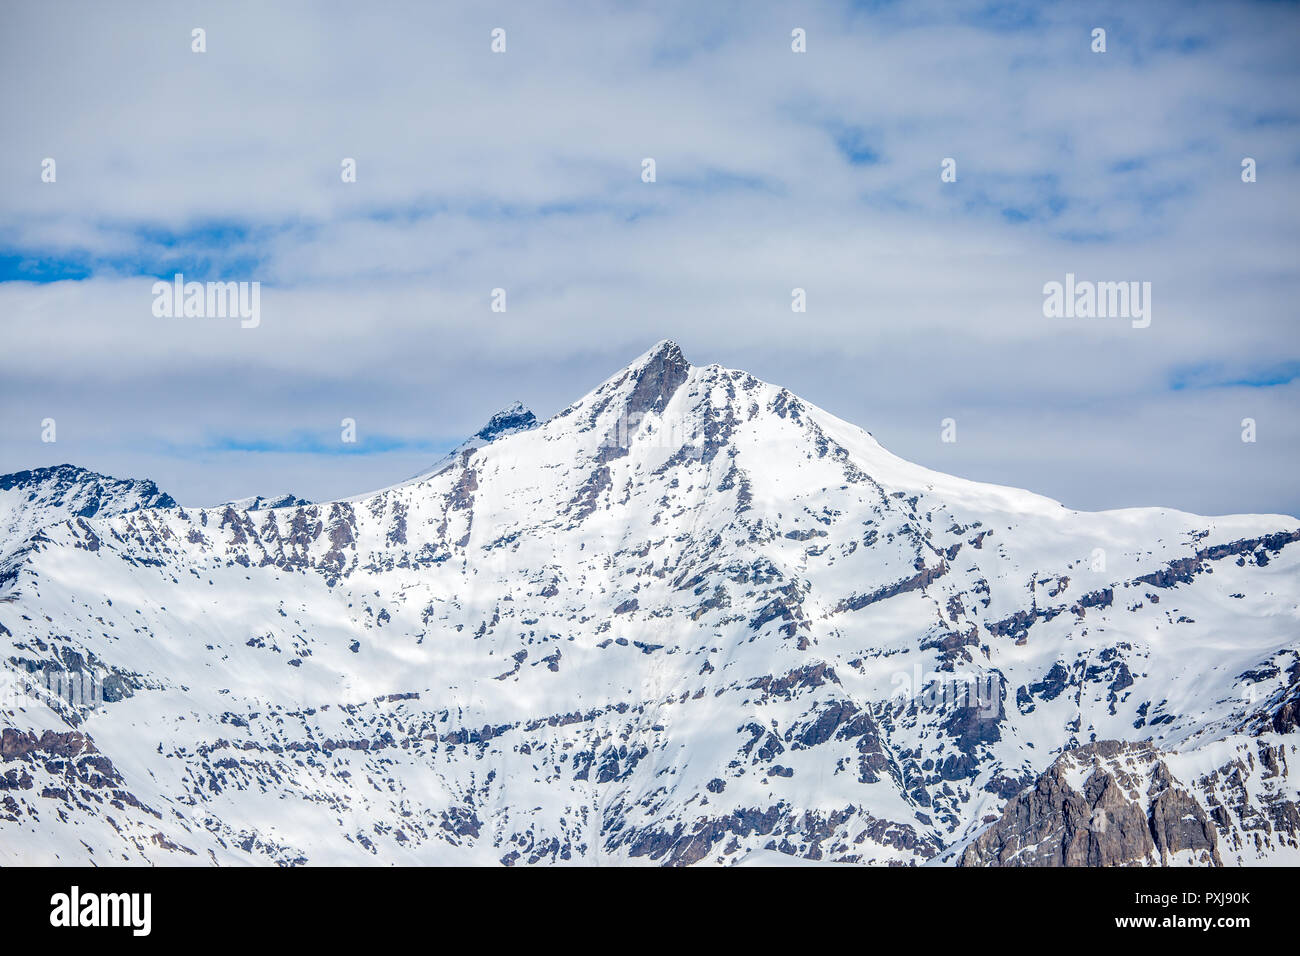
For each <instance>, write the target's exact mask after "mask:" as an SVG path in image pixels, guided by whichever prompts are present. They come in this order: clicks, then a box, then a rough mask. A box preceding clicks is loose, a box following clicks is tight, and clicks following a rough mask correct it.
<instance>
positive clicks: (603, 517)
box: [0, 342, 1300, 864]
mask: <svg viewBox="0 0 1300 956" xmlns="http://www.w3.org/2000/svg"><path fill="white" fill-rule="evenodd" d="M529 418H531V414H529ZM529 424H531V425H533V426H535V427H524V428H519V429H511V430H510V433H508V434H500V435H495V436H493V439H492V440H491V441H488V442H485V443H483V444H472V443H471V446H469V447H463V448H462V449H458V450H457V452H456V453H453V454H452V455H450V456H448V458H447V459H444V461H443V462H441V463H440V464H439V466H438V467H436V468H435V469H434V470H432V471H431V472H429V473H428V474H426V475H423V476H420V477H419V478H417V479H414V480H412V481H411V482H408V483H406V484H403V485H398V486H395V487H393V488H388V489H384V490H383V491H380V492H377V493H375V494H372V495H368V496H361V497H358V498H353V499H349V500H347V501H339V502H332V503H325V504H317V505H310V506H299V507H293V508H284V509H277V510H272V511H267V512H255V513H250V512H246V511H244V512H241V511H238V510H236V509H233V508H229V507H226V508H218V509H172V510H167V511H140V512H136V513H133V514H128V515H124V516H120V517H115V518H110V519H92V520H86V521H65V522H62V523H60V524H58V525H55V526H54V527H51V528H50V529H49V530H48V531H47V532H46V533H45V534H44V535H43V536H42V538H41V540H40V541H39V542H38V543H37V545H36V546H35V547H34V548H33V550H32V551H31V553H29V554H28V555H27V556H26V560H25V563H24V564H23V565H22V567H21V569H20V571H19V574H18V577H17V580H16V582H15V588H14V600H13V602H12V603H10V604H0V646H4V647H5V657H6V659H7V662H8V666H9V668H10V669H11V672H13V673H19V674H28V675H31V674H46V673H49V672H50V671H51V670H52V669H54V670H57V669H59V668H63V669H66V670H68V671H76V672H81V673H85V674H87V675H93V678H94V681H95V682H97V685H96V686H103V687H105V688H106V689H108V692H107V693H105V694H104V695H103V702H102V703H100V702H92V704H93V705H92V704H87V703H84V702H83V703H81V704H76V703H69V702H68V701H67V700H64V699H54V697H53V696H52V695H46V697H45V698H44V699H43V700H37V699H35V698H33V697H32V696H30V695H29V696H23V697H16V698H13V703H14V706H12V707H10V708H9V709H8V710H7V711H6V713H5V718H4V719H5V722H6V723H7V724H8V725H9V726H10V728H11V729H10V730H7V731H5V736H4V741H3V744H2V745H0V757H2V758H3V759H4V760H5V762H4V763H0V783H2V782H3V781H5V780H8V781H9V784H8V785H7V795H6V798H5V799H4V800H0V805H2V806H3V807H4V808H5V810H4V812H2V813H0V827H3V828H4V834H5V839H4V840H0V855H3V854H8V857H7V858H8V859H14V860H33V861H35V860H41V861H54V860H62V861H71V860H77V861H85V860H90V859H94V860H97V861H100V862H102V861H103V860H105V859H108V860H114V861H121V862H143V861H153V862H168V863H175V862H206V863H211V862H217V863H233V862H250V861H253V862H276V863H295V862H313V863H356V862H377V861H378V862H397V863H415V862H491V863H496V862H501V863H506V864H516V863H519V864H522V863H540V862H563V861H584V862H598V861H616V862H645V863H670V864H685V863H695V862H710V863H712V862H721V863H728V862H739V861H742V860H744V859H745V858H746V857H747V856H750V855H755V854H757V855H761V854H763V853H764V852H766V851H770V850H776V851H778V852H782V853H787V854H792V855H798V856H802V857H806V858H810V859H819V860H828V861H844V862H862V863H923V862H927V861H935V862H942V863H953V862H966V863H976V864H987V863H1000V862H1008V861H1009V860H1010V861H1013V862H1014V860H1013V859H1012V858H1013V857H1016V855H1017V853H1018V850H1019V848H1021V847H1025V846H1034V847H1039V848H1040V849H1039V851H1035V852H1037V854H1038V857H1037V858H1038V859H1039V860H1041V861H1043V862H1052V861H1053V860H1054V859H1055V857H1054V856H1053V851H1052V850H1051V847H1053V846H1055V845H1056V844H1055V843H1053V841H1058V842H1062V841H1063V842H1062V845H1067V844H1068V845H1069V846H1071V847H1072V846H1073V844H1071V843H1070V840H1072V839H1073V834H1074V831H1073V829H1072V828H1073V827H1074V823H1073V822H1072V821H1073V820H1074V817H1073V816H1071V814H1074V813H1077V812H1081V810H1080V806H1081V804H1080V801H1083V804H1086V807H1087V809H1088V810H1089V812H1090V813H1092V812H1095V809H1096V804H1097V800H1098V799H1099V798H1097V797H1096V794H1095V793H1094V790H1095V789H1096V787H1097V786H1100V785H1101V784H1102V783H1103V782H1104V781H1103V780H1102V775H1096V779H1095V780H1094V782H1093V784H1092V786H1091V787H1090V786H1089V784H1088V783H1087V781H1086V780H1085V779H1076V778H1077V777H1078V776H1079V774H1080V773H1082V772H1083V770H1082V769H1080V768H1083V767H1085V766H1088V767H1093V764H1092V763H1091V761H1094V760H1107V761H1113V759H1114V755H1115V753H1119V751H1118V750H1116V749H1115V748H1113V747H1111V746H1109V745H1106V744H1105V743H1104V742H1107V741H1139V742H1144V743H1145V744H1147V745H1149V748H1150V750H1149V752H1148V751H1146V750H1144V751H1143V752H1142V753H1143V755H1145V756H1143V760H1144V761H1146V763H1144V764H1143V766H1144V769H1143V771H1142V774H1143V776H1142V780H1143V781H1144V782H1145V783H1146V787H1147V790H1146V791H1144V792H1143V794H1139V795H1137V796H1133V795H1130V794H1129V793H1128V791H1125V792H1124V793H1123V794H1122V796H1123V797H1124V800H1123V801H1119V800H1118V796H1116V797H1115V799H1113V800H1112V799H1110V798H1107V801H1108V802H1105V803H1103V804H1102V805H1101V806H1102V810H1103V811H1106V810H1109V809H1116V808H1118V810H1117V812H1119V813H1120V816H1121V817H1122V818H1123V819H1124V820H1126V821H1127V823H1128V824H1129V825H1130V828H1132V827H1136V826H1137V819H1138V818H1137V817H1136V816H1134V815H1133V814H1139V815H1141V814H1145V815H1146V816H1145V817H1144V819H1146V821H1147V823H1146V825H1147V829H1148V831H1151V830H1152V827H1157V828H1158V827H1159V826H1160V825H1161V822H1162V821H1164V822H1165V823H1168V821H1169V820H1170V819H1171V818H1170V817H1169V812H1172V811H1169V810H1168V808H1169V805H1170V801H1174V800H1175V799H1176V800H1183V799H1184V797H1186V798H1187V799H1190V800H1192V801H1195V802H1196V804H1197V806H1198V807H1200V808H1201V811H1202V813H1203V814H1204V815H1205V816H1206V818H1207V819H1209V820H1211V821H1213V824H1214V827H1215V831H1214V832H1215V834H1216V841H1215V846H1214V853H1217V854H1218V855H1217V857H1216V856H1214V854H1213V853H1211V854H1209V855H1206V856H1201V855H1198V854H1197V853H1195V852H1192V850H1194V849H1196V848H1195V847H1192V848H1191V849H1189V852H1187V853H1182V854H1181V855H1180V851H1179V850H1171V849H1170V848H1171V847H1172V846H1174V845H1175V843H1177V842H1178V841H1176V840H1171V839H1169V838H1168V837H1167V834H1166V835H1164V836H1162V837H1161V839H1163V840H1164V841H1165V842H1164V843H1163V844H1160V846H1161V847H1163V848H1164V849H1165V850H1168V851H1169V852H1167V853H1166V854H1165V856H1164V857H1162V856H1161V855H1160V853H1159V852H1157V853H1155V854H1154V855H1153V854H1151V853H1148V852H1146V843H1144V842H1143V841H1142V840H1140V839H1139V838H1138V836H1137V835H1136V833H1135V832H1134V833H1132V834H1130V836H1131V839H1129V840H1127V841H1123V842H1122V844H1121V845H1122V847H1123V850H1122V851H1115V853H1114V854H1113V855H1114V856H1115V857H1116V859H1118V857H1123V856H1124V854H1125V853H1128V854H1130V856H1129V857H1125V861H1126V862H1162V861H1163V862H1187V863H1202V862H1205V861H1207V860H1208V861H1210V862H1213V861H1214V860H1216V859H1218V860H1221V861H1222V862H1224V863H1253V862H1261V861H1264V862H1267V861H1273V862H1277V861H1283V860H1287V861H1296V860H1298V859H1300V851H1298V850H1297V835H1298V833H1300V825H1298V824H1297V794H1296V786H1295V781H1294V778H1293V777H1292V776H1290V775H1289V772H1288V771H1287V769H1286V767H1287V765H1288V762H1289V761H1290V759H1292V758H1294V757H1295V752H1296V745H1297V735H1296V733H1295V729H1296V728H1295V713H1296V708H1297V704H1296V685H1297V677H1298V676H1300V670H1297V665H1296V660H1297V659H1298V650H1297V649H1298V648H1300V640H1298V638H1297V615H1298V610H1297V577H1296V568H1297V554H1300V545H1297V541H1300V522H1297V520H1296V519H1294V518H1290V517H1285V516H1258V515H1255V516H1252V515H1240V516H1230V517H1217V518H1204V517H1198V516H1195V515H1190V514H1185V513H1181V512H1176V511H1169V510H1164V509H1129V510H1123V511H1113V512H1102V513H1094V514H1088V513H1080V512H1075V511H1071V510H1069V509H1066V508H1063V507H1062V506H1061V505H1059V504H1058V503H1056V502H1053V501H1051V500H1049V499H1046V498H1042V497H1040V496H1037V495H1033V494H1030V493H1028V492H1024V491H1019V490H1016V489H1010V488H1002V487H996V486H991V485H983V484H978V483H974V482H969V481H964V480H962V479H958V478H953V477H950V476H945V475H942V474H939V473H936V472H932V471H929V470H927V469H924V468H920V467H918V466H915V465H912V464H910V463H907V462H905V461H902V460H901V459H899V458H897V457H895V456H893V455H891V454H889V453H888V452H887V451H885V450H884V449H883V448H881V447H880V446H879V444H877V443H876V442H875V441H874V439H872V438H871V436H870V435H868V434H867V433H866V432H864V431H862V430H861V429H859V428H857V427H855V426H853V425H850V424H848V423H846V422H843V421H841V420H839V419H837V418H835V417H834V416H831V415H829V414H827V413H826V412H824V411H822V410H820V409H817V408H816V407H814V406H812V405H809V404H807V403H806V402H804V401H802V400H801V399H799V398H797V397H796V396H794V395H792V394H790V393H789V392H788V391H786V390H784V389H781V388H779V387H776V386H773V385H769V384H767V383H764V382H761V381H759V380H757V379H755V378H753V377H752V376H750V375H748V374H746V373H744V372H740V371H734V370H729V369H724V368H720V367H718V366H707V367H692V366H690V365H689V364H688V363H687V362H686V360H685V358H684V357H683V356H682V354H681V352H680V350H679V349H678V348H677V347H676V346H675V345H673V344H672V343H669V342H664V343H660V344H659V345H657V346H656V347H655V348H654V349H652V350H650V351H649V352H647V353H646V354H645V355H643V356H641V357H640V358H638V359H637V360H636V361H635V362H633V363H632V364H631V365H629V366H628V367H627V368H625V369H623V370H622V371H620V372H619V373H618V374H616V375H615V376H613V377H612V378H610V379H609V380H608V381H606V382H605V383H603V384H602V385H600V386H599V387H597V388H596V389H595V390H593V391H592V392H590V393H588V394H587V395H586V396H584V397H583V398H582V399H580V400H579V401H578V402H576V403H575V404H573V405H572V406H570V407H569V408H567V409H565V410H564V411H562V412H560V413H559V414H558V415H556V416H554V417H553V418H552V419H550V420H549V421H547V422H545V423H544V424H541V425H535V423H529ZM1089 746H1092V747H1094V750H1095V751H1096V752H1095V753H1094V752H1093V751H1089V750H1087V748H1088V747H1089ZM1081 748H1082V749H1081ZM1097 748H1100V749H1099V750H1098V749H1097ZM1070 754H1074V755H1075V756H1068V755H1070ZM1151 754H1154V755H1155V756H1153V757H1150V759H1147V758H1148V756H1150V755H1151ZM1266 754H1267V756H1266ZM11 755H12V756H11ZM1125 759H1127V758H1125ZM1133 759H1134V760H1136V759H1137V758H1136V757H1135V758H1133ZM1062 760H1068V761H1071V762H1070V763H1069V768H1068V769H1064V766H1065V765H1064V764H1059V765H1058V762H1059V761H1062ZM1156 763H1163V765H1164V767H1165V771H1166V772H1167V773H1168V775H1169V781H1168V782H1167V783H1166V784H1165V785H1164V787H1163V789H1158V790H1157V791H1155V792H1154V793H1152V791H1151V786H1152V784H1151V782H1150V780H1148V778H1152V779H1154V777H1153V776H1152V775H1154V774H1156V773H1157V771H1156V770H1155V769H1154V767H1155V764H1156ZM1148 764H1149V765H1150V766H1148ZM1107 767H1108V768H1109V769H1107V770H1106V773H1107V774H1109V776H1110V777H1112V778H1114V779H1117V780H1118V776H1117V774H1118V772H1119V769H1120V768H1118V767H1116V766H1114V765H1112V764H1107ZM1093 769H1094V770H1095V769H1096V768H1095V767H1093ZM1049 772H1051V773H1056V774H1057V777H1058V778H1059V780H1057V785H1054V786H1048V785H1047V784H1043V777H1044V776H1045V775H1047V774H1048V773H1049ZM1127 772H1129V773H1130V775H1131V776H1133V777H1134V779H1137V773H1136V771H1132V770H1129V771H1127ZM1053 779H1057V778H1053ZM1161 779H1162V780H1163V779H1164V778H1163V777H1161ZM1040 785H1042V786H1047V789H1048V790H1049V797H1048V798H1045V799H1044V800H1040V801H1038V802H1037V803H1032V804H1030V805H1026V807H1025V809H1024V810H1023V811H1021V810H1017V809H1016V807H1017V806H1020V804H1018V803H1017V802H1016V801H1018V800H1019V799H1020V798H1021V797H1022V796H1023V794H1025V793H1026V792H1028V791H1030V790H1031V789H1033V788H1037V787H1039V786H1040ZM1116 785H1118V784H1116ZM1067 789H1068V791H1069V792H1068V793H1067ZM1166 792H1168V793H1170V794H1172V796H1169V797H1163V796H1162V795H1163V794H1165V793H1166ZM42 794H51V795H48V796H42ZM1072 794H1073V796H1072ZM1148 794H1149V795H1150V798H1149V799H1148V796H1147V795H1148ZM1139 797H1140V799H1139ZM1076 798H1077V799H1076ZM1162 799H1163V800H1164V803H1163V804H1161V806H1163V807H1164V808H1165V810H1166V811H1168V812H1166V813H1165V814H1164V815H1163V816H1162V815H1159V814H1156V815H1154V816H1153V815H1152V806H1153V805H1154V804H1155V803H1156V802H1158V801H1160V800H1162ZM1144 801H1145V802H1144ZM1121 802H1122V803H1123V804H1124V805H1125V806H1124V807H1120V803H1121ZM1129 804H1131V805H1132V806H1133V807H1135V808H1136V809H1130V808H1129V807H1128V805H1129ZM52 805H57V806H58V809H59V812H61V813H62V814H63V816H64V818H65V819H64V820H62V821H60V820H59V818H58V816H57V815H56V814H54V813H51V812H47V811H48V810H49V809H50V808H51V806H52ZM109 805H111V806H113V807H114V809H113V810H112V811H111V812H109V811H107V810H106V809H105V807H106V806H109ZM1176 806H1180V807H1181V806H1183V805H1182V804H1176ZM1004 811H1005V812H1004ZM1006 813H1009V814H1010V816H1009V817H1007V816H1006V815H1005V814H1006ZM108 816H112V817H113V822H112V823H111V824H110V823H109V822H107V817H108ZM1192 817H1195V814H1192ZM1089 819H1091V817H1089ZM1062 821H1064V822H1062ZM1260 821H1264V822H1265V823H1267V826H1265V825H1262V824H1261V822H1260ZM990 834H991V835H990ZM1151 842H1152V845H1153V846H1155V845H1156V840H1155V838H1154V837H1152V838H1151ZM1085 844H1086V841H1085ZM1013 845H1014V846H1015V847H1016V848H1017V849H1015V850H1009V849H1007V848H1009V847H1012V846H1013ZM1178 845H1179V846H1181V844H1178ZM972 847H973V849H970V848H972ZM1202 849H1204V848H1202ZM1139 850H1140V851H1142V852H1138V851H1139ZM1098 852H1100V851H1098ZM1106 852H1110V851H1109V850H1107V851H1106ZM1094 858H1096V854H1095V853H1094V854H1093V856H1091V857H1090V856H1089V852H1088V851H1087V849H1086V846H1085V849H1084V851H1082V856H1080V853H1079V852H1074V851H1073V850H1071V852H1070V853H1065V852H1063V853H1062V854H1061V861H1063V862H1078V861H1079V860H1080V859H1082V860H1083V861H1084V862H1091V861H1093V859H1094ZM1108 859H1109V858H1108Z"/></svg>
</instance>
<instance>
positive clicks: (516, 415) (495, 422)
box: [474, 402, 537, 442]
mask: <svg viewBox="0 0 1300 956" xmlns="http://www.w3.org/2000/svg"><path fill="white" fill-rule="evenodd" d="M536 427H537V416H536V415H534V414H533V413H532V412H530V411H529V410H528V409H527V408H525V407H524V406H523V405H522V404H521V403H520V402H515V403H514V404H513V405H511V406H510V407H509V408H504V409H502V410H501V411H499V412H497V413H496V414H495V415H493V416H492V417H491V418H490V419H488V423H487V424H486V425H484V426H483V427H482V428H480V429H479V430H478V431H477V432H476V433H475V434H474V437H475V438H478V439H481V440H482V441H485V442H490V441H495V440H496V439H498V438H504V437H505V436H506V435H513V434H514V433H515V432H521V431H528V430H529V429H530V428H536Z"/></svg>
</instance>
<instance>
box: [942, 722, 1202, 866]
mask: <svg viewBox="0 0 1300 956" xmlns="http://www.w3.org/2000/svg"><path fill="white" fill-rule="evenodd" d="M1080 781H1081V782H1080ZM1143 784H1145V786H1143ZM1180 853H1182V854H1185V857H1184V858H1183V860H1182V861H1183V862H1187V863H1193V864H1201V865H1216V866H1217V865H1221V863H1222V861H1221V860H1220V858H1219V853H1218V838H1217V833H1216V830H1215V827H1214V825H1213V824H1212V823H1211V822H1210V819H1209V816H1208V815H1207V814H1206V812H1205V810H1204V808H1203V807H1202V806H1201V805H1200V803H1199V802H1197V800H1196V799H1195V798H1194V797H1193V796H1192V795H1191V794H1190V793H1188V792H1187V791H1186V790H1185V789H1183V788H1182V787H1181V786H1180V785H1179V784H1178V782H1177V781H1176V780H1175V779H1174V778H1173V775H1172V774H1171V773H1170V772H1169V768H1168V767H1167V766H1166V765H1165V763H1164V762H1163V761H1162V760H1161V759H1160V752H1159V751H1158V750H1157V749H1156V748H1155V747H1154V746H1152V745H1151V744H1150V743H1147V742H1145V741H1143V742H1137V743H1124V742H1121V741H1113V740H1112V741H1102V742H1099V743H1095V744H1089V745H1087V746H1085V747H1079V748H1077V749H1075V750H1072V751H1068V752H1067V753H1065V754H1063V755H1062V756H1061V757H1060V758H1059V759H1058V760H1057V761H1056V762H1055V763H1054V764H1052V766H1051V767H1050V768H1049V769H1048V770H1047V772H1046V773H1044V774H1042V775H1041V776H1040V777H1039V778H1038V780H1037V781H1036V782H1035V783H1034V785H1033V786H1032V787H1030V788H1029V789H1027V790H1025V791H1023V792H1022V793H1020V794H1019V795H1018V796H1016V797H1015V798H1013V799H1012V800H1011V801H1010V802H1009V803H1008V804H1007V806H1006V808H1005V810H1004V811H1003V813H1002V817H1001V818H1000V819H999V820H997V821H996V822H995V823H994V824H993V825H992V826H991V827H989V828H988V829H987V830H985V831H984V832H983V833H981V834H980V835H979V836H978V837H977V838H976V839H975V840H973V841H972V842H971V843H970V845H969V846H967V847H966V848H965V850H964V852H962V854H961V856H960V858H959V865H961V866H1129V865H1151V864H1157V863H1160V864H1165V865H1168V864H1170V863H1171V862H1175V858H1176V855H1177V854H1180Z"/></svg>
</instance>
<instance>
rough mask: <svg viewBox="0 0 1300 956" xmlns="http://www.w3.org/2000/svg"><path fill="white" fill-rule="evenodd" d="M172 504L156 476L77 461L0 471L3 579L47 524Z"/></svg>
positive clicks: (0, 563) (0, 578) (0, 564)
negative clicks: (107, 470) (102, 469)
mask: <svg viewBox="0 0 1300 956" xmlns="http://www.w3.org/2000/svg"><path fill="white" fill-rule="evenodd" d="M174 507H176V502H175V501H173V500H172V497H171V496H170V495H167V494H164V493H163V492H161V491H159V490H158V486H157V485H155V484H154V483H153V482H152V481H139V480H132V479H121V478H110V477H109V476H107V475H100V474H96V473H95V472H93V471H87V470H86V469H85V468H78V467H77V466H75V465H56V466H54V467H52V468H35V469H32V470H30V471H19V472H15V473H14V474H11V475H0V584H2V583H3V581H4V580H5V577H6V567H7V566H12V564H13V562H14V561H15V560H16V558H17V556H18V554H19V553H20V552H21V551H22V549H23V547H24V545H26V543H27V541H28V539H29V538H31V537H32V536H33V535H35V534H36V533H37V532H39V531H40V530H41V529H42V528H44V527H45V526H46V525H48V524H51V523H53V522H56V521H66V520H68V519H70V518H94V517H96V516H100V517H111V516H113V515H120V514H128V513H130V512H132V511H138V510H140V509H141V508H174Z"/></svg>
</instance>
